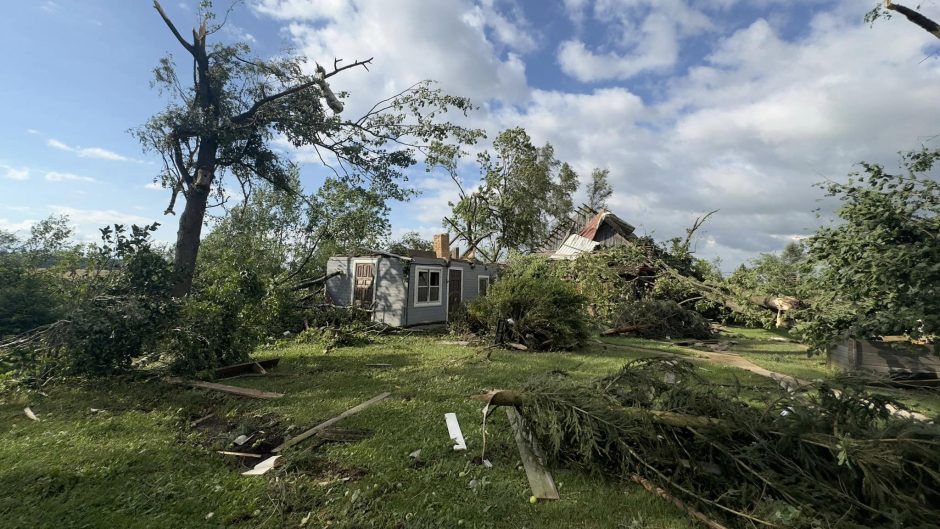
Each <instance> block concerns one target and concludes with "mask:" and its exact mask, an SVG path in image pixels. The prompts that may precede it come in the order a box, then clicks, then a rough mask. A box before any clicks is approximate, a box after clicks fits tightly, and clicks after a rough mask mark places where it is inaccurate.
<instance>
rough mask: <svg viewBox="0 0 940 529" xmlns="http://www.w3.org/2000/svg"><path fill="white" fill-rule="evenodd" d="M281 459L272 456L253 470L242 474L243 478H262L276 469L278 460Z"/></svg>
mask: <svg viewBox="0 0 940 529" xmlns="http://www.w3.org/2000/svg"><path fill="white" fill-rule="evenodd" d="M280 457H281V456H271V457H269V458H267V459H265V460H264V461H262V462H260V463H258V464H257V465H255V467H254V468H253V469H251V470H248V471H245V472H242V475H243V476H261V475H263V474H265V473H267V471H269V470H271V469H272V468H274V466H275V465H277V460H278V458H280Z"/></svg>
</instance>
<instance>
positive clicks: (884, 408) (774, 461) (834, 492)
mask: <svg viewBox="0 0 940 529" xmlns="http://www.w3.org/2000/svg"><path fill="white" fill-rule="evenodd" d="M704 374H705V373H704V371H700V370H697V369H696V368H694V367H693V365H692V364H690V363H688V362H682V361H677V360H674V359H643V360H635V361H632V362H629V363H627V364H626V365H624V366H623V368H622V369H620V370H619V371H617V372H614V373H611V374H610V375H608V376H606V377H602V378H599V379H597V380H595V381H593V382H589V383H585V382H584V381H582V380H578V379H575V378H570V377H562V376H557V375H556V376H542V377H538V378H535V379H534V380H532V381H531V382H530V383H528V384H527V385H525V386H524V387H523V388H522V389H521V391H519V392H513V393H514V395H515V397H516V398H517V399H518V403H519V404H522V406H521V413H522V414H523V415H524V416H525V418H526V420H527V422H528V424H529V426H530V427H531V428H532V430H533V432H534V433H535V435H536V436H537V437H538V438H539V439H540V441H541V444H542V446H543V447H544V448H545V449H546V451H547V453H548V455H549V457H553V458H554V459H556V460H561V461H562V462H565V463H568V464H569V465H570V464H572V463H573V464H576V465H580V466H583V467H587V468H590V469H592V470H599V471H601V472H603V473H605V474H607V475H609V476H611V477H613V478H629V477H630V476H631V475H639V476H641V477H643V478H645V479H646V480H648V481H650V482H652V483H655V484H656V485H657V486H659V487H662V488H664V489H666V490H667V491H668V492H669V493H670V494H672V495H673V496H675V497H678V498H680V499H682V500H683V501H686V502H690V503H692V504H693V505H694V506H695V507H696V508H697V509H701V510H704V511H705V512H707V513H709V514H710V515H711V516H714V517H722V516H729V515H737V516H742V515H743V516H742V518H741V519H739V521H740V522H741V523H742V524H744V525H750V524H751V523H754V522H758V523H761V524H766V523H767V520H764V519H763V518H761V517H762V516H765V517H767V518H770V519H772V520H774V521H779V522H783V521H788V525H786V527H794V528H796V527H806V528H810V527H820V526H824V527H836V528H845V529H850V528H856V527H860V526H866V527H868V526H872V527H926V525H923V521H924V520H931V519H933V518H935V517H936V516H937V505H938V504H940V503H938V502H940V496H938V487H940V475H938V474H937V472H935V471H934V470H933V469H934V468H937V465H938V462H940V461H938V452H937V450H936V446H935V445H936V436H937V435H938V433H940V432H938V428H937V426H936V425H932V424H927V423H922V422H919V421H912V420H909V419H901V418H898V417H894V416H892V415H891V413H890V411H889V409H890V407H891V406H897V405H898V403H897V402H894V401H892V400H891V399H888V398H884V397H881V396H879V395H872V394H869V393H867V392H866V391H865V390H864V389H863V388H861V387H858V386H856V385H853V384H850V383H848V382H846V381H836V382H835V383H833V384H829V383H826V384H820V385H818V386H814V387H810V388H805V389H804V391H803V392H799V393H797V394H792V393H789V392H788V391H787V390H785V389H783V388H780V387H778V386H776V385H769V386H764V387H762V388H753V389H748V390H747V391H745V390H744V389H743V388H742V387H741V386H739V385H737V384H734V385H731V386H730V387H728V385H718V384H713V383H712V382H711V381H709V380H706V379H705V378H704V376H703V375H704ZM755 403H758V404H755ZM927 469H931V470H927ZM754 517H757V518H756V519H755V518H754Z"/></svg>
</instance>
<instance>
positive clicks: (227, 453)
mask: <svg viewBox="0 0 940 529" xmlns="http://www.w3.org/2000/svg"><path fill="white" fill-rule="evenodd" d="M216 452H218V453H220V454H222V455H223V456H236V457H253V458H255V459H261V458H262V457H263V456H261V454H249V453H248V452H232V451H229V450H216Z"/></svg>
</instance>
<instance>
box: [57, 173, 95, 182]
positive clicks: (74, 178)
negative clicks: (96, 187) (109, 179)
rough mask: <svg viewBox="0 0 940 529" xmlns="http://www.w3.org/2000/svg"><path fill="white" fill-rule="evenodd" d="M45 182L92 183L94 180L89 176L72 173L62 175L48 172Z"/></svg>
mask: <svg viewBox="0 0 940 529" xmlns="http://www.w3.org/2000/svg"><path fill="white" fill-rule="evenodd" d="M46 180H48V181H50V182H94V181H95V179H94V178H92V177H90V176H81V175H77V174H73V173H63V172H59V171H49V172H48V173H46Z"/></svg>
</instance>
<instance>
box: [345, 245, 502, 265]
mask: <svg viewBox="0 0 940 529" xmlns="http://www.w3.org/2000/svg"><path fill="white" fill-rule="evenodd" d="M333 257H345V258H357V257H386V258H390V259H399V260H401V261H409V262H412V263H414V264H422V265H423V264H431V265H434V264H436V265H446V264H449V263H467V264H469V265H475V266H477V265H483V266H490V265H496V266H499V265H503V264H505V263H486V262H483V261H470V260H468V259H453V258H448V259H444V258H443V257H408V256H407V255H399V254H397V253H391V252H386V251H383V250H372V249H369V248H366V249H364V250H363V251H362V252H360V253H357V254H349V255H334V256H333Z"/></svg>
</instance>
